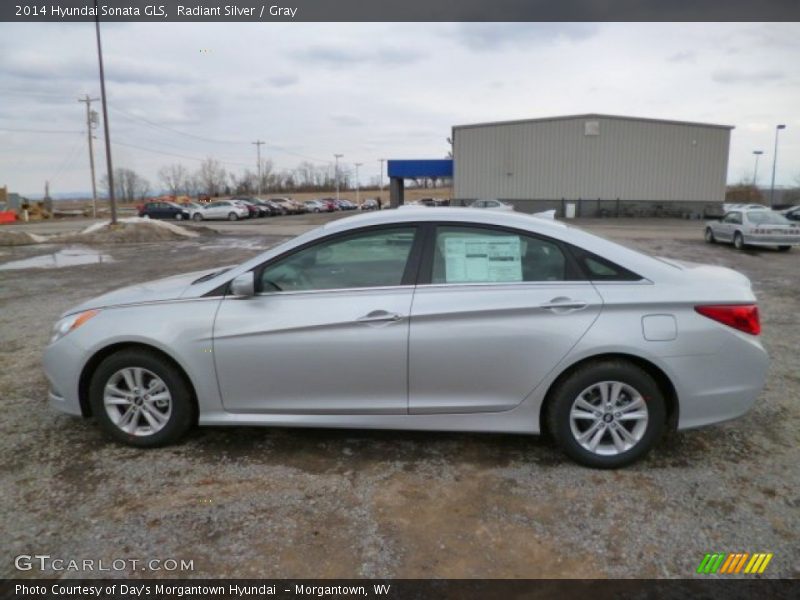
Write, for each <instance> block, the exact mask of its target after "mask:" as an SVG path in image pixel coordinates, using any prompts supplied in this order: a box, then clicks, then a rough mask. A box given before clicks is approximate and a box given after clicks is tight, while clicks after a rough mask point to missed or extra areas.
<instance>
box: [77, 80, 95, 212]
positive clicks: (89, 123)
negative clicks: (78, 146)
mask: <svg viewBox="0 0 800 600" xmlns="http://www.w3.org/2000/svg"><path fill="white" fill-rule="evenodd" d="M98 100H100V98H91V97H89V94H86V96H85V97H83V98H78V102H83V103H85V104H86V137H87V138H88V139H89V168H90V169H91V171H92V218H93V219H96V218H97V183H96V182H95V175H94V147H93V144H92V138H93V137H94V136H93V135H92V129H94V128H95V127H97V124H98V118H97V111H94V110H92V102H97V101H98Z"/></svg>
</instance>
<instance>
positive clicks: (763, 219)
mask: <svg viewBox="0 0 800 600" xmlns="http://www.w3.org/2000/svg"><path fill="white" fill-rule="evenodd" d="M705 239H706V241H707V242H708V243H710V244H713V243H715V242H730V243H732V244H733V246H734V247H735V248H736V249H737V250H744V249H745V248H746V247H747V246H777V247H778V250H781V251H784V252H785V251H787V250H791V249H792V246H797V245H798V244H800V227H799V226H798V225H797V224H795V223H793V222H791V221H790V220H789V219H787V218H786V217H785V216H784V215H782V214H780V213H777V212H773V211H771V210H764V209H756V210H750V209H746V210H745V209H737V210H731V211H729V212H727V213H726V214H725V216H724V217H722V218H721V219H719V220H716V221H708V222H707V223H706V232H705Z"/></svg>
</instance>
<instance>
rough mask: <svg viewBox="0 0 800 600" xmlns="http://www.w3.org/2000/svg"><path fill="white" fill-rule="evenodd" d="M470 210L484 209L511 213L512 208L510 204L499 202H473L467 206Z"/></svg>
mask: <svg viewBox="0 0 800 600" xmlns="http://www.w3.org/2000/svg"><path fill="white" fill-rule="evenodd" d="M469 207H470V208H485V209H487V210H502V211H512V210H514V207H513V206H512V205H511V204H506V203H505V202H500V200H475V202H473V203H472V204H470V205H469Z"/></svg>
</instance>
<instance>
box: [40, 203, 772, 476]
mask: <svg viewBox="0 0 800 600" xmlns="http://www.w3.org/2000/svg"><path fill="white" fill-rule="evenodd" d="M759 331H760V326H759V321H758V309H757V307H756V304H755V297H754V295H753V292H752V290H751V288H750V282H749V281H748V279H747V278H746V277H744V276H743V275H741V274H739V273H737V272H735V271H732V270H730V269H725V268H721V267H715V266H708V265H699V264H692V263H683V262H681V263H678V262H674V261H669V260H665V259H657V258H652V257H648V256H646V255H643V254H640V253H638V252H635V251H633V250H630V249H627V248H624V247H622V246H619V245H617V244H615V243H612V242H610V241H607V240H604V239H601V238H598V237H595V236H593V235H590V234H588V233H585V232H583V231H580V230H578V229H574V228H570V227H567V226H565V225H563V224H561V223H556V222H553V221H549V220H546V219H541V218H537V217H532V216H526V215H519V214H514V213H499V212H492V211H477V210H474V209H455V208H441V209H437V208H406V209H400V210H392V211H381V212H376V213H371V214H369V215H362V216H357V217H351V218H347V219H342V220H338V221H335V222H331V223H329V224H327V225H325V226H324V227H321V228H319V229H316V230H314V231H311V232H309V233H306V234H304V235H302V236H300V237H298V238H295V239H293V240H291V241H289V242H286V243H284V244H282V245H281V246H278V247H276V248H274V249H272V250H269V251H268V252H265V253H264V254H261V255H260V256H258V257H256V258H254V259H252V260H250V261H248V262H246V263H244V264H241V265H238V266H235V267H232V268H229V269H225V270H220V271H217V272H211V273H209V272H205V273H192V274H188V275H182V276H177V277H170V278H167V279H162V280H159V281H156V282H152V283H147V284H142V285H139V286H133V287H129V288H125V289H122V290H118V291H114V292H110V293H108V294H105V295H103V296H100V297H98V298H95V299H93V300H90V301H88V302H85V303H84V304H82V305H80V306H78V307H75V308H74V309H72V310H70V311H68V312H67V313H65V315H64V317H63V318H62V319H61V320H60V321H59V322H58V323H57V324H56V326H55V328H54V334H53V339H52V341H51V343H50V345H49V346H48V347H47V349H46V350H45V355H44V365H45V371H46V373H47V377H48V379H49V380H50V382H51V391H50V401H51V404H52V405H53V406H55V407H57V408H58V409H60V410H62V411H65V412H67V413H70V414H75V415H84V416H89V415H92V416H94V418H95V419H96V420H97V421H98V422H99V424H100V425H101V426H102V427H103V428H104V429H105V430H106V431H107V432H109V433H110V434H111V435H112V436H113V437H115V438H116V439H118V440H121V441H124V442H127V443H130V444H133V445H137V446H158V445H163V444H166V443H170V442H173V441H175V440H177V439H178V438H179V437H180V436H181V435H182V434H183V433H185V432H186V430H187V429H188V428H189V427H191V426H192V425H193V424H194V423H199V424H200V425H272V426H281V427H286V426H300V427H353V428H391V429H424V430H449V431H494V432H514V433H533V434H536V433H539V432H540V431H542V430H544V429H547V430H549V431H550V433H551V434H552V435H553V437H554V438H555V439H556V441H557V442H558V444H559V445H560V446H561V447H562V448H563V450H564V451H565V452H566V453H567V454H568V455H569V456H571V457H572V458H573V459H575V460H577V461H579V462H581V463H583V464H587V465H591V466H597V467H616V466H620V465H624V464H627V463H630V462H631V461H633V460H635V459H637V458H639V457H640V456H642V455H643V454H644V453H645V452H647V451H648V450H649V449H650V448H651V447H653V445H654V444H655V443H656V442H657V440H658V438H659V437H660V435H661V433H662V432H663V430H664V429H665V428H667V427H677V428H678V429H686V428H691V427H699V426H702V425H708V424H711V423H718V422H720V421H725V420H727V419H732V418H735V417H738V416H740V415H742V414H744V413H745V412H746V411H747V410H749V409H750V408H751V406H752V405H753V403H754V402H755V400H756V398H757V396H758V394H759V392H760V390H761V387H762V385H763V382H764V377H765V373H766V369H767V362H768V359H767V355H766V352H765V351H764V349H763V347H762V346H761V344H760V343H759V341H758V337H757V336H758V334H759Z"/></svg>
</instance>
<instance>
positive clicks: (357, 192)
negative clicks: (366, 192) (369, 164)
mask: <svg viewBox="0 0 800 600" xmlns="http://www.w3.org/2000/svg"><path fill="white" fill-rule="evenodd" d="M363 164H364V163H356V204H358V205H359V206H361V195H360V191H359V185H358V167H360V166H361V165H363Z"/></svg>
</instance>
